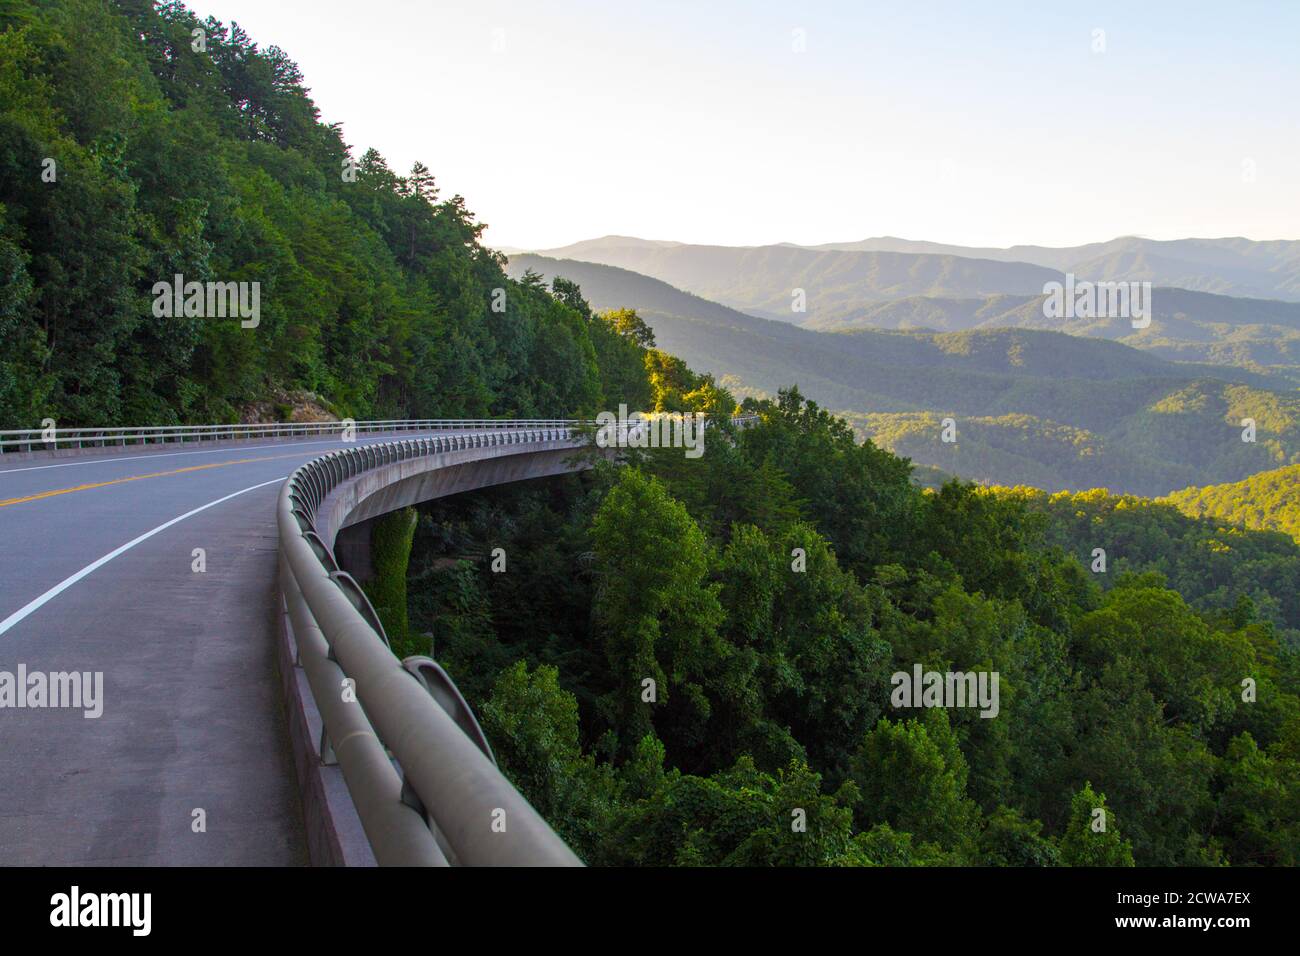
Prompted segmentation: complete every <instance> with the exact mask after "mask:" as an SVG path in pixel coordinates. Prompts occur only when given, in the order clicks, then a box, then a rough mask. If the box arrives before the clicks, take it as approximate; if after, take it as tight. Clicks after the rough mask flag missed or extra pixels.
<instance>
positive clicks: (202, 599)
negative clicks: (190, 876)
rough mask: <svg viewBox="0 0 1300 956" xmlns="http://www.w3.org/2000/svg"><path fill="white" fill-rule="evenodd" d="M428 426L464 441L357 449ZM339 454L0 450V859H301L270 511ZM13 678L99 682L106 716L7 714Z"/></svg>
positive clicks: (300, 448)
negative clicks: (290, 484) (438, 439)
mask: <svg viewBox="0 0 1300 956" xmlns="http://www.w3.org/2000/svg"><path fill="white" fill-rule="evenodd" d="M432 434H437V435H444V436H445V435H450V434H458V432H454V431H447V430H440V431H438V432H428V433H415V432H403V433H401V434H400V435H391V436H384V435H365V436H359V438H358V441H357V444H367V443H370V442H378V441H385V440H392V439H393V438H402V439H408V438H416V437H421V436H422V435H432ZM339 447H344V446H343V443H342V442H341V441H340V440H339V439H315V438H313V439H306V440H281V441H278V442H276V441H252V442H248V443H241V444H231V445H224V446H221V447H209V448H204V447H202V446H196V445H193V444H191V445H181V446H177V445H167V446H161V447H160V448H159V449H158V450H156V451H144V450H135V449H131V450H128V451H127V452H126V453H125V454H109V455H105V456H102V457H101V456H94V457H91V456H84V457H82V456H79V457H74V458H63V459H57V460H49V459H44V460H41V459H37V460H29V461H21V462H12V459H11V460H10V461H6V460H5V459H4V458H3V457H0V865H71V864H87V865H136V864H142V865H143V864H168V865H290V864H305V863H306V862H307V858H306V848H305V844H304V839H303V831H302V822H301V810H300V803H299V795H298V788H297V783H296V779H295V775H294V768H293V763H292V759H291V755H290V752H289V742H288V734H287V732H286V730H285V727H284V716H283V709H282V699H281V698H282V695H281V693H280V689H279V683H278V680H277V677H276V656H275V645H274V642H273V640H272V635H273V634H275V633H276V630H275V629H276V627H278V624H277V622H276V619H275V615H276V613H277V610H278V609H277V607H276V599H275V596H274V595H275V592H276V573H277V572H276V568H277V558H276V548H277V539H276V525H275V500H276V492H277V488H278V486H279V484H280V483H281V482H282V481H283V480H284V479H285V478H286V477H288V475H289V473H290V472H292V471H293V470H294V469H295V468H297V467H298V466H299V465H301V464H302V463H303V462H305V461H307V460H308V459H310V458H311V457H313V456H316V455H320V454H324V453H326V452H328V451H330V450H332V449H334V448H339ZM11 462H12V463H11ZM196 548H201V549H203V551H204V559H205V562H206V570H204V571H202V572H199V571H196V570H194V567H193V565H194V564H195V560H196V559H195V558H194V556H193V553H194V550H195V549H196ZM20 667H22V668H25V670H26V673H27V674H28V675H31V674H33V673H42V674H49V673H51V672H69V671H75V672H90V673H91V674H94V673H95V672H102V674H103V685H102V686H103V692H102V698H103V699H102V710H103V712H102V715H101V716H99V717H97V718H88V717H86V716H85V708H84V707H83V708H80V709H72V708H64V709H54V708H49V707H45V708H30V707H23V708H18V707H14V706H13V705H12V703H13V702H12V701H11V702H10V703H9V704H8V705H5V696H4V694H5V681H6V673H7V674H8V675H13V676H11V677H9V678H8V680H9V682H10V686H11V687H12V685H13V683H14V681H15V680H16V678H17V676H18V675H19V673H20ZM92 681H93V678H92ZM91 687H92V689H93V683H92V684H91ZM83 703H84V702H83Z"/></svg>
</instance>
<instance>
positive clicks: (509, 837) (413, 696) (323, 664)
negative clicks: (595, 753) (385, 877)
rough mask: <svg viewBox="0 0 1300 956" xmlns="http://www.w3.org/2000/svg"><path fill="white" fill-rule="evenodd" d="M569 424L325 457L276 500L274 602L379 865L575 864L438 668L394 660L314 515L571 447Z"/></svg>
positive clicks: (501, 429) (508, 426) (419, 660)
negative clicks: (420, 465)
mask: <svg viewBox="0 0 1300 956" xmlns="http://www.w3.org/2000/svg"><path fill="white" fill-rule="evenodd" d="M577 424H578V423H577V422H566V423H564V424H562V425H552V426H550V427H546V428H531V427H526V426H524V425H522V424H520V423H514V422H510V423H500V422H497V423H494V427H493V429H492V430H490V431H481V432H477V433H473V434H467V435H455V436H447V437H436V438H421V439H414V440H407V441H400V442H385V443H382V444H371V445H362V446H358V447H356V448H349V449H347V450H341V451H334V452H331V453H329V454H328V455H324V456H322V457H320V458H316V459H313V460H312V461H310V462H308V463H307V464H305V465H303V466H302V467H301V468H299V469H298V470H297V471H295V472H294V473H293V474H292V475H290V477H289V479H288V480H287V481H286V482H285V483H284V485H283V487H282V488H281V492H280V497H279V501H278V505H277V521H278V525H279V533H280V573H281V589H282V592H283V594H284V600H285V606H286V609H287V611H288V613H289V619H290V622H291V623H292V626H293V633H294V638H295V641H296V643H297V646H298V654H299V661H300V663H301V664H302V666H303V669H304V671H305V672H306V675H307V681H308V684H309V685H310V687H311V691H312V696H313V697H314V698H315V701H316V706H317V708H318V709H319V711H320V714H321V718H322V721H323V723H324V734H325V739H324V740H322V744H321V753H322V755H323V756H324V755H325V754H327V753H332V754H333V756H334V758H335V759H337V761H338V763H339V765H340V766H341V767H342V770H343V776H344V779H345V781H346V783H347V787H348V792H349V793H350V794H351V796H352V801H353V804H354V806H355V807H356V810H357V815H358V817H359V818H360V820H361V825H362V828H363V829H364V830H365V833H366V838H367V839H368V840H369V842H370V846H371V849H372V850H373V852H374V856H375V860H376V862H378V863H379V864H380V865H405V866H411V865H416V866H420V865H423V866H440V865H447V864H465V865H471V866H484V865H506V866H519V865H546V866H580V865H581V861H580V860H579V859H578V858H577V857H576V856H575V855H574V854H573V852H572V851H571V850H570V849H569V848H568V847H567V846H566V845H565V843H564V841H563V840H561V839H560V837H559V836H557V835H556V834H555V832H554V831H553V830H552V829H551V828H550V826H549V825H548V824H547V823H546V821H545V820H543V819H542V818H541V816H540V815H538V813H537V812H536V811H535V810H534V809H533V808H532V806H531V805H529V803H528V801H527V800H525V799H524V798H523V796H521V795H520V794H519V792H518V791H517V790H516V789H515V788H514V786H513V785H511V783H510V782H509V781H508V780H507V779H506V778H505V777H504V776H503V775H502V774H501V772H500V771H499V770H497V768H496V764H495V761H494V760H493V758H492V753H491V748H490V747H489V746H488V745H487V741H486V739H485V738H484V737H483V734H482V732H481V731H480V730H479V728H478V724H477V722H475V720H474V717H473V714H472V713H471V711H470V709H469V707H468V706H467V705H466V704H465V702H464V700H463V699H462V698H461V696H460V694H459V692H458V691H457V690H456V688H455V685H454V684H453V683H452V681H451V679H450V678H449V677H447V675H446V674H445V673H444V672H443V671H442V669H441V668H440V667H439V666H438V665H437V664H436V663H435V662H434V661H433V660H431V659H430V658H427V657H410V658H406V659H405V660H402V661H399V660H398V659H397V658H396V657H395V656H394V655H393V653H392V651H391V649H390V647H389V645H388V638H387V636H386V635H385V633H384V628H383V624H382V623H381V622H380V620H379V617H378V615H377V614H376V613H375V611H374V609H373V608H372V607H371V605H370V602H369V600H368V599H367V598H366V596H365V594H364V593H363V592H362V590H361V587H360V586H359V585H358V584H357V583H356V581H354V580H353V579H352V577H351V576H350V575H348V574H347V573H346V572H344V571H342V570H341V569H340V568H339V566H338V563H337V562H336V561H335V560H334V556H333V554H332V553H331V551H330V548H329V547H328V546H327V545H326V542H325V540H324V539H323V538H322V537H321V535H320V534H319V533H318V532H317V526H316V519H317V514H318V511H319V509H320V507H321V505H322V503H323V502H324V501H325V498H326V496H328V495H329V494H330V492H331V491H333V490H334V489H335V488H337V487H339V486H340V485H341V484H343V483H344V482H346V481H349V480H350V479H352V478H354V477H356V476H357V475H360V474H361V473H362V472H365V471H368V470H370V469H374V468H380V467H384V466H386V465H389V464H392V463H394V462H400V461H403V460H406V459H410V458H416V457H422V456H426V455H436V454H442V453H446V452H452V451H456V450H460V449H467V448H476V447H483V446H494V445H535V444H538V443H543V444H549V443H554V442H565V443H573V444H577V443H576V442H574V439H573V437H572V436H573V427H574V426H576V425H577ZM349 689H350V690H351V691H352V693H351V695H349V694H348V693H346V691H347V690H349ZM389 752H391V754H392V759H391V760H390V758H389ZM393 760H395V761H396V763H397V766H398V767H400V774H399V772H398V769H397V768H395V767H394V766H393ZM494 824H497V826H494ZM501 827H504V831H502V830H501V829H500V828H501Z"/></svg>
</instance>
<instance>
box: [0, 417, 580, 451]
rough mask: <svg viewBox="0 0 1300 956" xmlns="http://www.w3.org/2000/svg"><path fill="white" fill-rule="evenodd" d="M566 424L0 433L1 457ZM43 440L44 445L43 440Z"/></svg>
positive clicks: (479, 421)
mask: <svg viewBox="0 0 1300 956" xmlns="http://www.w3.org/2000/svg"><path fill="white" fill-rule="evenodd" d="M569 424H571V423H570V422H569V421H567V420H565V419H558V418H538V419H518V420H514V421H506V420H502V419H497V418H463V419H446V418H443V419H400V420H398V419H390V420H376V421H364V422H353V421H339V422H281V423H276V424H265V425H146V426H137V427H127V428H57V427H56V428H52V429H42V428H11V429H4V430H0V454H3V453H5V452H15V451H24V452H30V451H33V450H36V451H40V450H49V451H54V450H57V449H59V448H112V447H125V446H128V445H153V444H169V443H176V444H183V443H186V442H202V441H231V440H237V439H252V438H305V437H310V436H313V435H343V434H345V433H346V430H347V429H349V428H351V429H353V430H354V433H355V434H358V435H365V434H375V433H383V434H388V433H393V432H410V431H445V430H448V429H467V428H472V429H489V428H521V427H532V428H562V427H564V426H566V425H569ZM47 437H48V440H47Z"/></svg>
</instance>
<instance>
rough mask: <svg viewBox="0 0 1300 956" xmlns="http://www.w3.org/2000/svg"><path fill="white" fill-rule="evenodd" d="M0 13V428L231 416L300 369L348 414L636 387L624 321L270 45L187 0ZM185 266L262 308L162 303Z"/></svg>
mask: <svg viewBox="0 0 1300 956" xmlns="http://www.w3.org/2000/svg"><path fill="white" fill-rule="evenodd" d="M0 30H2V31H3V32H0V90H3V91H4V95H3V97H0V276H2V277H3V278H2V280H0V426H2V427H5V428H17V427H32V426H35V425H38V424H39V423H40V422H41V421H42V420H43V419H45V418H47V417H48V418H54V419H55V420H56V421H57V422H58V424H59V426H60V427H70V426H79V425H81V426H95V425H143V424H166V423H171V422H199V423H205V422H226V421H236V420H240V419H241V418H244V417H247V416H250V415H257V416H260V415H261V411H260V409H262V408H263V407H266V406H268V405H269V406H271V407H276V406H278V405H282V404H283V403H282V402H281V401H280V396H282V395H286V394H297V393H306V394H311V395H314V396H320V397H321V401H322V403H323V404H324V406H325V407H326V409H327V410H328V411H329V412H330V413H332V414H334V415H337V416H339V417H343V416H352V417H355V418H399V417H406V416H410V417H419V418H425V417H439V416H447V417H483V416H488V415H507V416H523V417H551V416H560V415H570V414H573V413H575V412H577V411H579V410H580V409H592V408H596V407H604V406H608V405H611V404H615V403H617V402H618V401H619V400H620V399H621V398H622V397H628V396H626V395H623V393H620V392H616V391H613V390H611V383H612V382H613V381H614V379H615V377H616V376H612V375H611V373H610V368H611V367H613V366H616V365H617V364H618V363H619V362H620V361H621V360H622V358H621V356H622V352H623V351H625V343H622V342H620V341H619V336H617V335H616V334H614V333H612V332H610V330H608V329H605V328H604V327H603V326H602V325H600V324H599V323H593V322H591V321H590V320H589V319H588V318H586V317H584V316H583V315H582V314H581V313H580V311H579V310H577V309H576V308H572V307H570V306H569V305H566V304H564V303H561V302H559V301H557V300H556V298H555V297H553V296H552V295H550V294H548V293H547V291H546V290H543V289H537V288H532V287H528V286H524V285H520V284H518V283H514V282H511V281H510V280H509V279H508V278H507V277H506V275H505V274H504V272H503V270H502V261H501V259H500V257H499V256H498V255H497V254H496V253H493V252H492V251H490V250H488V249H487V248H485V247H483V246H482V245H481V244H480V242H479V236H480V234H481V233H482V230H483V226H482V225H481V224H479V223H478V222H476V221H475V219H474V215H473V213H472V212H470V211H469V210H468V209H467V208H466V205H465V202H464V200H462V199H461V197H459V196H453V197H450V198H444V197H442V196H440V194H439V189H438V186H437V183H436V181H435V179H434V176H433V174H432V173H431V172H430V170H429V169H428V168H427V167H425V166H424V165H423V164H421V163H418V162H417V163H415V164H414V166H413V167H412V169H411V170H410V172H409V173H407V174H405V175H402V174H399V173H397V172H394V171H393V170H391V169H390V168H389V167H388V164H387V163H386V161H385V160H384V158H383V156H382V155H381V154H380V153H379V152H378V151H376V150H374V149H370V150H366V151H364V152H360V151H358V153H359V154H355V155H354V153H353V151H352V149H351V147H350V146H349V145H348V144H347V143H345V142H344V140H343V137H342V134H341V132H340V130H339V127H338V126H337V125H327V124H325V123H323V122H322V121H321V120H320V118H319V112H318V110H317V108H316V105H315V104H314V103H313V102H312V100H311V97H310V95H309V92H308V89H307V87H306V86H305V83H304V78H303V76H302V74H301V72H300V71H299V69H298V67H297V66H296V65H295V64H294V62H293V61H292V60H291V59H289V57H288V56H287V54H285V52H284V51H283V50H281V49H280V48H279V47H276V46H268V47H261V46H259V45H258V44H257V43H255V42H254V41H253V40H252V39H251V38H250V37H249V36H248V35H247V34H246V33H245V32H244V31H243V30H242V29H240V28H239V27H238V26H236V25H234V24H231V25H226V24H224V23H222V22H220V21H218V20H215V19H207V20H201V19H199V17H197V16H196V15H195V14H193V13H191V12H190V11H188V10H186V9H185V8H184V7H183V6H181V5H179V4H168V5H165V6H161V7H155V6H154V5H152V4H149V3H131V4H121V5H118V4H104V3H99V2H94V0H60V2H55V3H42V4H40V5H32V4H30V3H27V2H26V0H15V2H13V3H7V4H3V5H0ZM195 31H199V32H201V33H202V34H203V35H204V36H205V38H206V52H199V51H196V50H195V48H194V46H193V36H194V32H195ZM50 162H53V163H54V165H53V166H50V165H49V163H50ZM43 170H44V171H46V172H47V173H49V174H50V175H51V176H52V179H47V178H43V176H42V171H43ZM177 274H180V275H181V276H182V278H183V279H184V281H185V282H186V283H187V284H188V283H191V282H192V283H207V282H220V283H231V284H232V285H235V286H238V287H239V288H240V290H241V295H242V294H243V292H244V291H245V290H246V291H247V293H248V296H247V298H248V301H249V302H250V303H252V302H253V301H256V303H257V314H256V315H255V316H254V315H253V314H252V313H251V312H250V314H249V316H248V317H247V318H248V319H249V321H248V322H247V323H244V322H242V321H237V320H233V319H230V318H221V317H218V316H217V315H205V314H204V313H205V311H206V310H205V303H204V302H203V301H202V298H203V297H202V296H201V295H200V296H199V297H198V299H199V300H198V301H194V302H191V301H189V300H187V302H186V305H185V309H184V313H183V314H171V315H168V314H165V313H160V312H159V310H158V309H157V306H158V302H157V300H156V298H155V297H156V295H157V293H156V291H155V286H156V284H158V283H159V282H163V283H165V284H170V283H171V282H172V280H173V277H174V276H175V275H177ZM498 293H500V294H498ZM254 296H256V298H255V299H254ZM498 299H499V302H498V301H497V300H498ZM497 305H499V306H500V308H497V307H496V306H497ZM191 306H195V308H191ZM223 314H224V310H223ZM638 361H639V358H638ZM638 374H640V375H641V376H644V369H640V370H639V373H638ZM638 394H639V393H638Z"/></svg>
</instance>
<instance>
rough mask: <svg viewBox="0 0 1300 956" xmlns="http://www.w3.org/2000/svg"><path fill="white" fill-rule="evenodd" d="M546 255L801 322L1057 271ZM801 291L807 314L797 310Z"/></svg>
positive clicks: (857, 261)
mask: <svg viewBox="0 0 1300 956" xmlns="http://www.w3.org/2000/svg"><path fill="white" fill-rule="evenodd" d="M543 254H544V255H546V256H548V257H550V258H557V259H579V260H582V261H586V262H597V263H600V264H602V265H610V266H617V267H618V268H620V269H630V270H632V271H633V272H639V273H641V274H642V275H647V276H651V277H653V278H655V279H660V280H662V281H664V282H667V283H668V284H669V285H673V286H676V287H677V288H679V289H684V290H686V291H688V292H693V293H695V294H696V295H700V296H704V297H705V298H707V299H712V300H713V301H715V302H720V303H722V304H723V305H728V306H731V307H732V308H735V309H741V310H744V311H747V312H752V313H754V314H758V315H763V316H766V317H768V318H774V319H779V320H781V321H785V322H793V323H795V324H799V323H801V322H803V321H804V320H805V319H807V318H810V317H812V316H816V315H821V314H823V313H825V314H835V313H838V312H839V311H841V310H843V309H845V308H851V307H857V306H860V305H862V304H863V303H866V302H880V301H886V300H890V299H900V298H906V297H907V296H914V295H937V296H953V297H965V298H970V297H982V296H987V295H993V294H995V293H1012V294H1022V295H1039V294H1041V293H1042V291H1043V284H1044V283H1045V282H1050V281H1052V280H1059V279H1060V278H1061V274H1060V273H1058V272H1056V271H1055V270H1053V269H1045V268H1043V267H1041V266H1035V265H1028V264H1025V263H1020V262H995V261H992V260H982V259H969V258H963V257H960V256H950V255H911V254H906V253H896V252H840V251H819V250H815V249H804V248H801V247H799V246H790V245H780V246H755V247H752V248H738V247H732V246H692V245H685V244H682V243H647V242H644V241H642V240H631V239H624V238H621V237H608V238H606V239H600V240H593V241H590V242H581V243H577V244H575V245H573V246H566V247H565V248H564V249H559V250H552V251H549V252H546V253H543ZM795 290H802V292H803V297H804V302H803V308H804V311H795V295H796V292H795Z"/></svg>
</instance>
